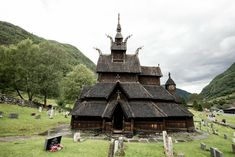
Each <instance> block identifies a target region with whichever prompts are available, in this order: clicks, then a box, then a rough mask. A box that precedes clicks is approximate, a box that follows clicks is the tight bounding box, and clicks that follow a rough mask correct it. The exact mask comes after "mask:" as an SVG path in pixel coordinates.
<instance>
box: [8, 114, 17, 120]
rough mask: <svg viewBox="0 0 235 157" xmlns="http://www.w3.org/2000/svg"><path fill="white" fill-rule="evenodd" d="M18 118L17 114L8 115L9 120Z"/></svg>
mask: <svg viewBox="0 0 235 157" xmlns="http://www.w3.org/2000/svg"><path fill="white" fill-rule="evenodd" d="M18 117H19V114H18V113H10V114H9V118H11V119H18Z"/></svg>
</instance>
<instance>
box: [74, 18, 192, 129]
mask: <svg viewBox="0 0 235 157" xmlns="http://www.w3.org/2000/svg"><path fill="white" fill-rule="evenodd" d="M119 21H120V20H119V18H118V25H117V33H116V36H115V40H114V41H113V39H112V37H110V36H108V37H109V38H110V40H111V54H108V55H105V54H102V53H101V52H100V51H99V52H100V56H99V59H98V63H97V69H96V72H97V74H98V81H97V82H98V83H96V84H95V85H94V86H91V87H87V86H85V87H83V89H82V91H81V94H80V98H79V99H78V100H77V102H76V103H75V105H74V108H73V110H72V112H71V114H72V119H71V127H72V129H81V130H83V129H89V130H90V129H98V130H102V131H104V132H111V133H115V132H119V133H135V132H159V131H162V130H167V131H192V130H194V123H193V115H192V113H190V112H189V111H188V110H187V109H186V108H184V107H182V106H181V105H180V103H179V101H178V100H179V99H178V97H177V96H176V95H175V91H176V84H175V82H174V81H173V80H172V78H171V76H170V74H169V79H168V80H167V82H166V84H165V88H164V87H162V86H161V85H160V78H161V77H162V73H161V69H160V67H159V66H158V67H147V66H141V65H140V62H139V58H138V51H139V49H140V48H138V49H137V51H136V53H135V54H126V50H127V40H128V38H129V37H130V36H128V37H127V38H126V39H125V40H123V36H122V34H121V25H120V22H119Z"/></svg>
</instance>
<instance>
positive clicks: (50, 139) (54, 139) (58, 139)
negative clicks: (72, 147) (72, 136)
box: [44, 135, 62, 151]
mask: <svg viewBox="0 0 235 157" xmlns="http://www.w3.org/2000/svg"><path fill="white" fill-rule="evenodd" d="M61 138H62V136H61V135H59V136H54V137H48V138H46V140H45V144H44V150H46V151H47V150H50V149H51V147H52V146H54V145H57V144H60V142H61Z"/></svg>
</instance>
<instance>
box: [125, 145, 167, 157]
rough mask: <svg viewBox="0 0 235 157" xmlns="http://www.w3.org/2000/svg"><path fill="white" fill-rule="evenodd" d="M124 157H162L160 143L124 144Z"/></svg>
mask: <svg viewBox="0 0 235 157" xmlns="http://www.w3.org/2000/svg"><path fill="white" fill-rule="evenodd" d="M124 145H125V157H145V156H146V157H156V156H159V157H163V156H165V155H164V150H163V145H162V143H148V144H146V143H124Z"/></svg>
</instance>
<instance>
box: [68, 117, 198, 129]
mask: <svg viewBox="0 0 235 157" xmlns="http://www.w3.org/2000/svg"><path fill="white" fill-rule="evenodd" d="M71 126H72V129H102V130H103V131H107V132H112V131H113V123H112V121H110V120H106V121H105V120H104V119H103V120H102V119H100V120H90V119H81V118H79V119H78V118H74V117H73V118H72V120H71ZM163 130H167V131H193V130H194V122H193V118H192V117H190V118H187V117H182V118H181V119H180V118H178V119H174V118H172V119H163V120H161V121H159V120H133V122H132V121H130V120H128V121H124V122H123V132H132V131H144V132H161V131H163Z"/></svg>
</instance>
